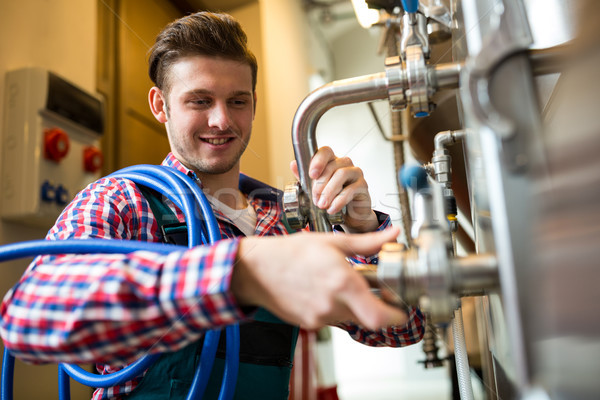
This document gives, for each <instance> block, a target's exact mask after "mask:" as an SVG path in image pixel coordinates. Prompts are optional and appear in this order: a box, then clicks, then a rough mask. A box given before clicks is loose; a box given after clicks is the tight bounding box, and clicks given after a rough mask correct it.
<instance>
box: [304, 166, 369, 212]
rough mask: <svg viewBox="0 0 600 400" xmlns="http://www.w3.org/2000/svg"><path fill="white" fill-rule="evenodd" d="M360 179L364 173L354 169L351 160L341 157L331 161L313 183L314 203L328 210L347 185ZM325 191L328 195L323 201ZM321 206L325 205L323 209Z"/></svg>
mask: <svg viewBox="0 0 600 400" xmlns="http://www.w3.org/2000/svg"><path fill="white" fill-rule="evenodd" d="M360 178H362V171H361V170H360V168H356V167H354V164H352V160H351V159H350V158H348V157H341V158H336V159H334V160H331V161H330V162H329V163H328V164H327V166H326V167H325V169H324V170H323V171H322V173H321V175H319V176H318V177H317V178H316V179H315V181H314V182H313V187H312V189H313V202H314V203H315V204H316V205H317V206H318V207H320V208H326V207H327V205H328V204H329V203H330V202H331V200H332V199H333V198H334V197H335V196H336V195H337V194H338V193H339V192H340V191H341V190H342V188H343V187H344V186H345V185H346V184H348V183H351V182H353V181H355V180H357V179H360ZM324 190H327V192H328V194H327V196H326V197H325V198H324V199H323V200H321V198H322V196H323V191H324ZM321 202H322V203H321ZM320 204H324V205H323V207H321V205H320Z"/></svg>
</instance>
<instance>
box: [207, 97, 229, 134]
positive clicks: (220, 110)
mask: <svg viewBox="0 0 600 400" xmlns="http://www.w3.org/2000/svg"><path fill="white" fill-rule="evenodd" d="M208 124H209V126H210V127H212V128H218V129H220V130H227V129H229V128H230V127H231V124H232V122H231V114H230V113H229V108H228V107H227V104H224V103H220V102H217V103H215V104H214V106H213V107H212V108H211V110H210V114H209V118H208Z"/></svg>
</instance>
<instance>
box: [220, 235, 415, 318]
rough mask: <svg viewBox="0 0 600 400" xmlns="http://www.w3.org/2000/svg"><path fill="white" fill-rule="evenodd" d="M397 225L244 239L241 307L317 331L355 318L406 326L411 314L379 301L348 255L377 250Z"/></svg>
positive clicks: (239, 269) (239, 266)
mask: <svg viewBox="0 0 600 400" xmlns="http://www.w3.org/2000/svg"><path fill="white" fill-rule="evenodd" d="M397 236H398V229H397V228H390V229H386V230H385V231H381V232H373V233H365V234H342V235H333V234H330V233H313V232H302V233H297V234H294V235H290V236H277V237H248V238H244V239H242V240H241V241H240V246H239V249H238V253H237V260H236V265H235V267H234V272H233V277H232V282H231V288H232V291H233V294H234V296H235V297H236V299H237V300H238V302H239V303H240V305H253V306H261V307H263V308H265V309H267V310H269V311H271V312H272V313H273V314H275V315H277V316H278V317H279V318H281V319H283V320H285V321H287V322H289V323H292V324H295V325H300V326H301V327H303V328H305V329H317V328H320V327H322V326H324V325H327V324H331V323H335V322H341V321H353V322H355V323H357V324H360V325H362V326H364V327H366V328H368V329H378V328H382V327H386V326H391V325H404V324H405V323H406V322H407V319H408V316H407V315H406V313H404V312H403V311H401V310H399V309H397V308H394V307H392V306H390V305H388V304H385V303H384V302H383V301H381V300H380V299H378V298H377V297H376V296H375V295H373V294H372V293H371V291H370V288H369V285H368V284H367V282H366V280H365V279H364V278H363V277H362V276H361V275H360V273H358V272H357V271H355V270H354V269H353V268H352V267H351V266H350V264H349V263H348V261H347V260H346V257H350V256H354V255H372V254H376V253H377V252H378V251H379V250H380V249H381V246H382V245H383V244H384V243H386V242H390V241H395V239H396V237H397Z"/></svg>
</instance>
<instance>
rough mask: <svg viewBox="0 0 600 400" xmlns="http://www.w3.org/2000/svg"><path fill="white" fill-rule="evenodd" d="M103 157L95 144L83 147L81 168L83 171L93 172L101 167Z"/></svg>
mask: <svg viewBox="0 0 600 400" xmlns="http://www.w3.org/2000/svg"><path fill="white" fill-rule="evenodd" d="M103 162H104V158H103V156H102V152H101V151H100V149H98V148H97V147H95V146H87V147H86V148H85V149H83V169H84V171H85V172H90V173H92V174H93V173H95V172H98V171H99V170H100V169H101V168H102V164H103Z"/></svg>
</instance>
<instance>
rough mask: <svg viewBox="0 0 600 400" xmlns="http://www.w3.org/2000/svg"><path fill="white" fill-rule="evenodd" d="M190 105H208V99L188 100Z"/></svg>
mask: <svg viewBox="0 0 600 400" xmlns="http://www.w3.org/2000/svg"><path fill="white" fill-rule="evenodd" d="M190 103H192V104H195V105H198V106H205V105H208V104H210V100H209V99H193V100H190Z"/></svg>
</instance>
